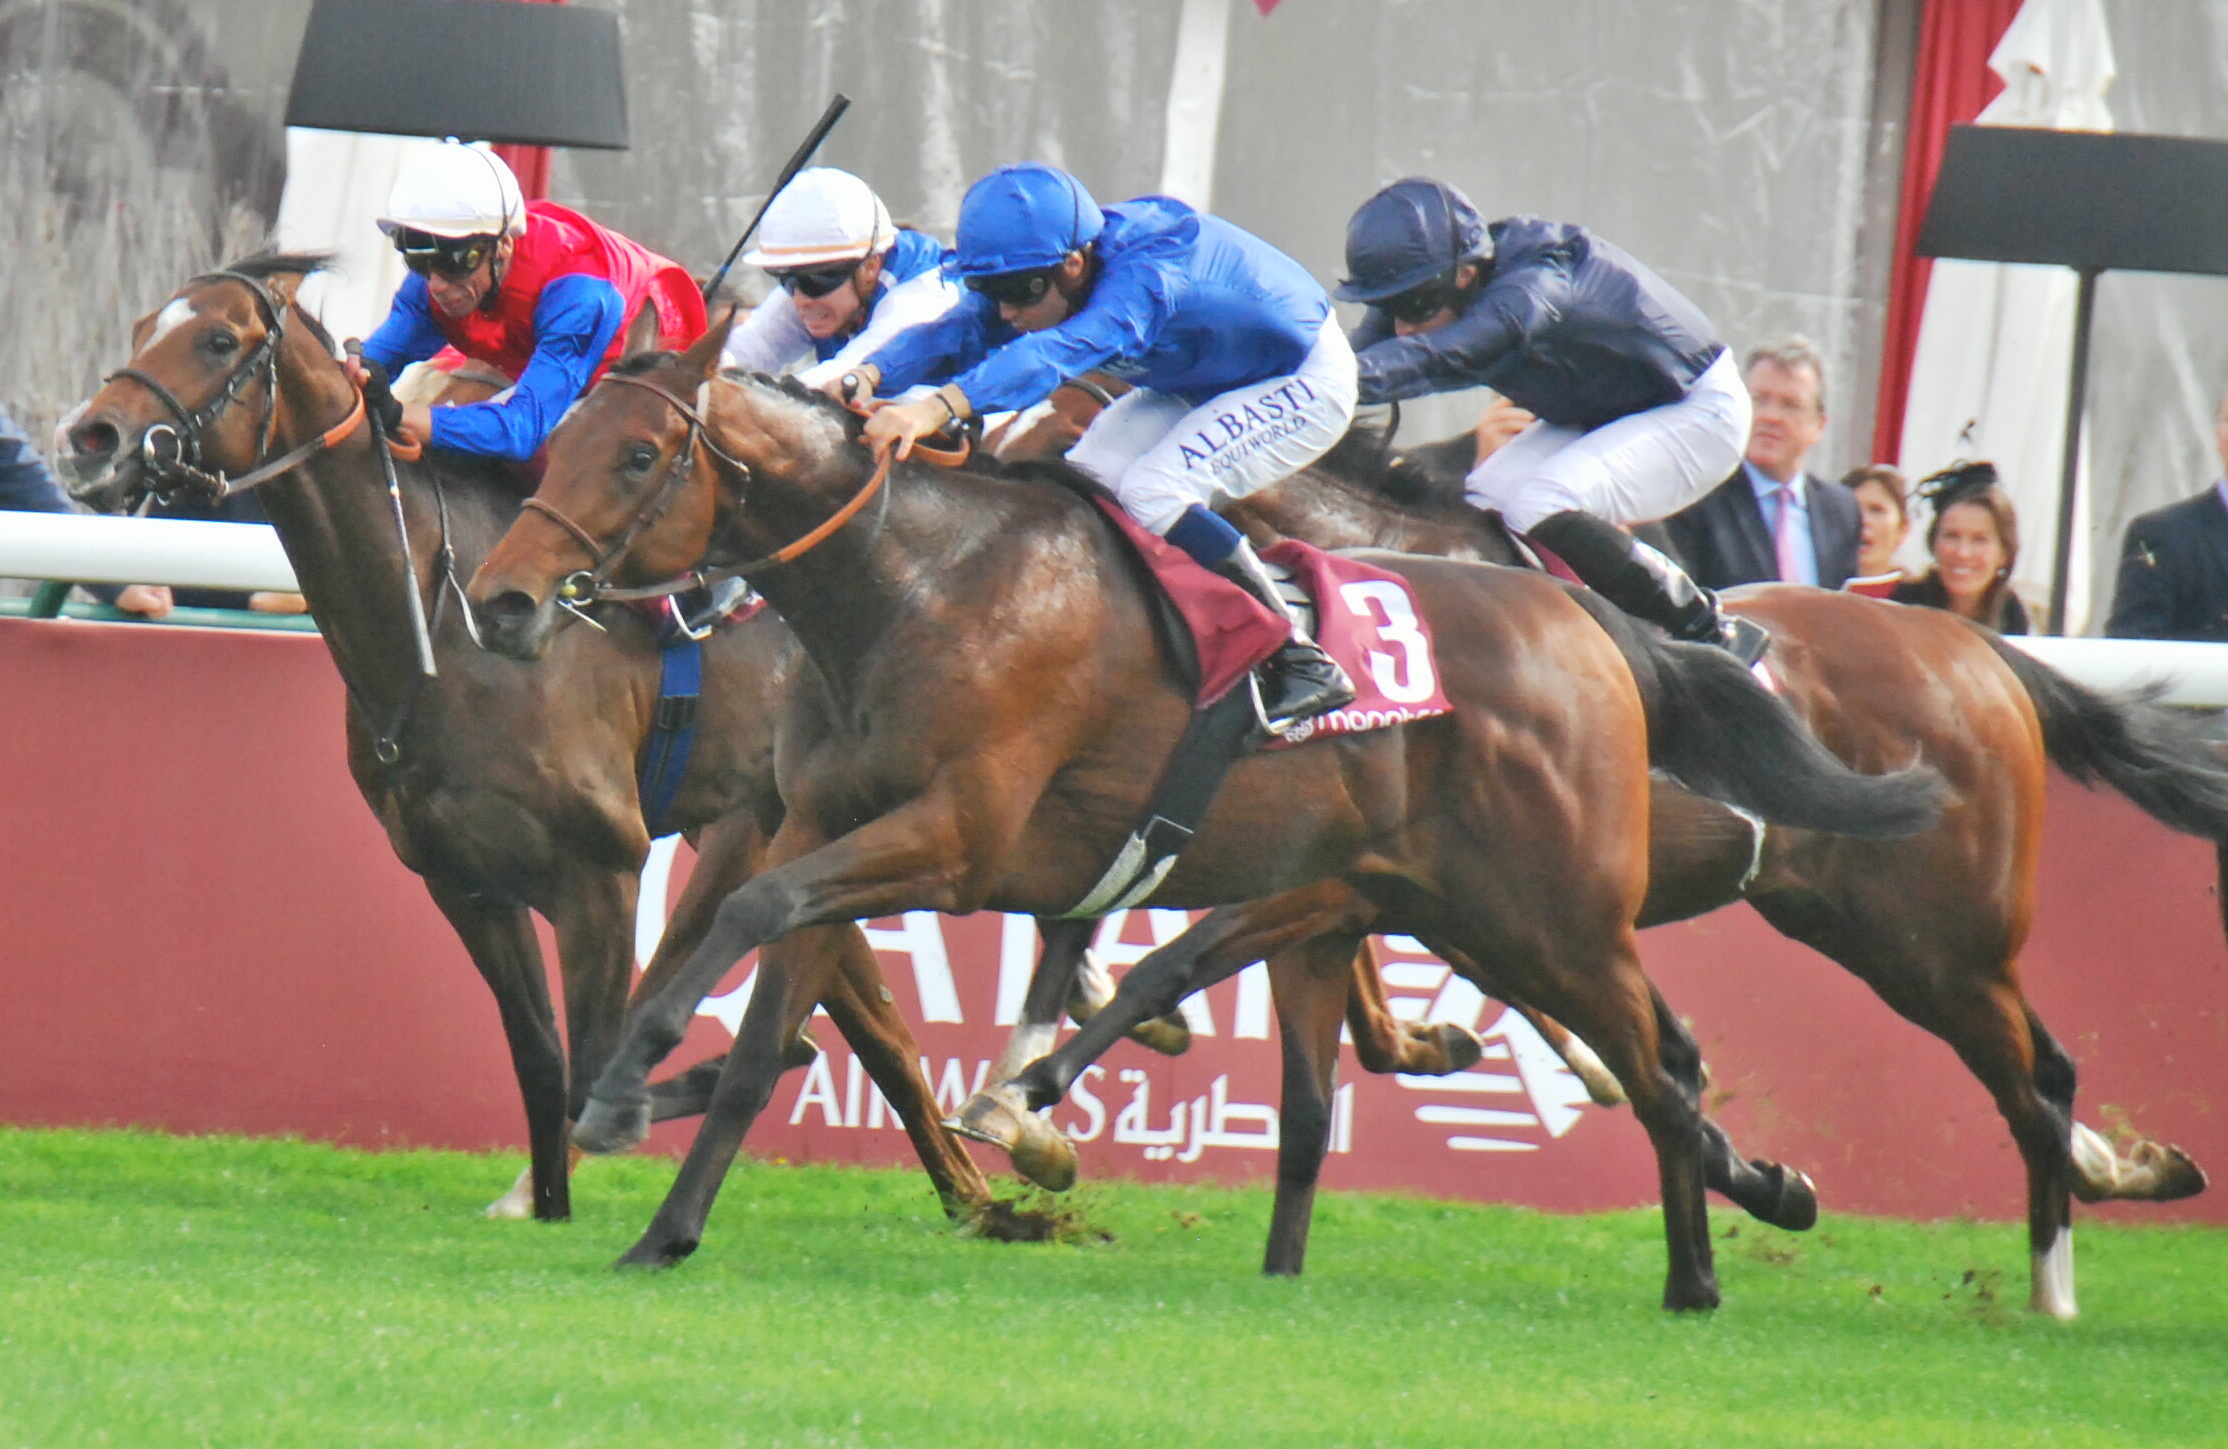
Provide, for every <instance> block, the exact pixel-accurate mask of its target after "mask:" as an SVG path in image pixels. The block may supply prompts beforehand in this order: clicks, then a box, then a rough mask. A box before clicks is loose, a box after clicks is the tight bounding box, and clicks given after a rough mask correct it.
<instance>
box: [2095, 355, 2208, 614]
mask: <svg viewBox="0 0 2228 1449" xmlns="http://www.w3.org/2000/svg"><path fill="white" fill-rule="evenodd" d="M2213 441H2214V446H2215V447H2217V448H2218V449H2219V450H2220V456H2221V459H2222V461H2223V462H2228V397H2223V398H2222V399H2221V400H2220V408H2219V410H2218V412H2217V413H2216V414H2215V416H2214V419H2213ZM2104 632H2105V633H2107V634H2109V635H2111V636H2112V637H2113V638H2115V639H2205V640H2212V641H2214V642H2228V480H2216V481H2215V482H2214V483H2213V485H2212V486H2211V487H2209V488H2207V489H2206V490H2205V491H2204V492H2202V493H2200V494H2198V495H2197V496H2196V497H2195V498H2185V499H2183V500H2182V501H2181V502H2179V503H2175V504H2171V505H2169V506H2168V507H2165V508H2161V509H2159V510H2157V511H2156V512H2154V513H2146V514H2144V515H2143V516H2142V517H2140V518H2138V519H2136V520H2135V521H2134V522H2133V523H2131V524H2129V525H2128V526H2127V538H2126V541H2125V542H2124V543H2122V544H2121V546H2120V581H2119V584H2118V585H2117V587H2115V588H2114V589H2113V591H2112V617H2111V619H2110V620H2108V621H2107V622H2106V623H2105V626H2104Z"/></svg>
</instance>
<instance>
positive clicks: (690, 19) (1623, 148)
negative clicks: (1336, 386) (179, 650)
mask: <svg viewBox="0 0 2228 1449" xmlns="http://www.w3.org/2000/svg"><path fill="white" fill-rule="evenodd" d="M582 3H597V4H605V5H607V7H608V8H611V9H614V10H616V11H617V12H618V13H619V15H620V16H621V20H622V24H623V28H624V31H625V35H626V45H627V64H628V98H629V105H630V110H631V114H632V121H633V129H634V140H635V144H634V148H633V149H632V150H631V151H629V152H626V153H618V154H614V153H600V152H577V153H561V154H560V155H559V156H558V158H557V162H556V165H555V167H554V173H553V185H552V191H553V194H554V195H555V196H556V197H557V198H558V199H560V200H564V201H567V202H570V203H573V204H576V205H579V206H581V207H582V208H583V209H585V210H587V211H589V212H591V213H592V214H594V215H596V216H598V217H600V218H602V219H603V220H605V221H608V222H610V223H611V224H613V225H615V226H617V227H619V228H620V229H621V230H624V231H627V232H629V233H631V234H633V235H636V236H638V237H639V238H640V239H642V240H643V241H645V242H648V243H650V244H651V245H653V246H656V247H658V248H660V249H661V250H665V251H667V252H668V253H670V254H671V255H674V256H676V257H678V258H681V259H682V260H685V261H686V262H688V263H689V264H690V265H692V266H694V267H697V268H698V269H700V270H708V269H709V268H710V267H711V266H712V265H714V264H715V263H716V262H717V260H718V259H719V257H720V256H721V255H722V254H723V253H724V252H725V250H726V247H727V244H728V243H729V242H730V241H731V240H732V238H733V236H734V233H735V232H736V231H737V230H738V229H739V228H740V226H741V224H742V222H743V220H744V219H745V218H746V217H747V216H748V214H749V212H750V210H751V209H752V208H753V207H754V206H755V204H756V203H757V201H758V200H760V199H761V196H762V192H763V188H764V187H765V185H766V183H767V181H768V180H769V179H770V176H771V173H772V172H773V171H774V170H775V168H777V167H778V166H779V164H780V162H781V160H782V159H783V158H784V157H785V156H786V155H787V154H788V152H789V150H790V148H791V147H792V146H793V145H794V144H795V141H796V138H797V137H798V136H800V135H801V134H802V132H803V131H804V129H805V128H806V127H807V126H808V125H809V124H810V122H811V120H812V118H813V117H814V116H815V115H816V114H817V113H818V112H819V110H820V108H821V106H822V105H823V104H824V103H825V101H826V99H827V96H828V94H829V93H830V91H832V90H834V89H839V88H840V89H842V90H845V91H847V92H848V93H850V94H851V95H852V96H853V97H854V98H855V101H856V103H857V104H856V106H855V108H854V110H853V112H852V114H851V116H850V117H849V118H848V119H846V120H845V122H844V123H843V125H842V126H841V127H840V128H839V129H838V130H837V132H836V134H835V137H834V138H833V140H832V141H831V143H830V145H829V147H828V148H827V150H826V152H825V159H827V160H828V161H829V162H830V163H832V164H836V165H842V166H846V167H849V168H851V169H854V170H857V171H859V172H860V173H861V174H863V175H865V176H867V177H868V178H869V179H870V180H872V181H873V182H874V183H875V184H876V185H877V187H879V188H880V189H881V190H882V192H883V194H884V195H885V196H886V197H887V198H888V200H889V202H890V204H891V206H892V208H893V210H895V211H896V212H897V213H898V215H899V216H900V217H901V218H903V219H906V220H909V221H911V222H913V223H915V224H918V225H921V226H924V227H926V228H928V229H929V230H932V231H941V232H945V233H946V234H948V231H949V228H950V225H951V221H952V218H953V216H954V213H955V212H956V210H957V206H958V200H959V197H960V194H961V193H962V192H963V191H964V190H965V187H966V184H967V181H968V180H969V179H970V178H971V177H973V176H975V175H976V174H979V173H980V172H982V171H983V170H986V169H988V168H989V167H991V166H993V165H995V164H997V163H999V162H1001V161H1007V160H1015V159H1021V158H1025V157H1035V158H1040V159H1044V160H1048V161H1053V162H1056V163H1059V164H1062V165H1065V166H1068V167H1070V168H1072V169H1074V170H1075V171H1076V172H1078V174H1080V175H1081V176H1082V177H1083V178H1084V179H1085V181H1086V182H1087V183H1088V184H1089V185H1090V186H1091V187H1093V188H1094V189H1095V190H1096V191H1097V192H1099V193H1100V194H1101V195H1102V196H1103V197H1107V198H1117V197H1121V196H1125V195H1131V194H1135V193H1137V192H1141V191H1146V190H1150V189H1152V188H1153V187H1154V186H1155V185H1156V184H1157V181H1158V177H1159V171H1160V157H1161V128H1162V108H1163V104H1164V98H1165V93H1166V87H1167V77H1168V70H1169V64H1170V60H1171V58H1172V50H1173V43H1174V38H1173V37H1174V24H1175V16H1176V12H1177V0H1131V3H1128V4H1123V5H1107V4H1104V3H1102V0H973V3H968V0H617V3H614V0H582ZM2107 10H2108V13H2109V15H2110V18H2111V22H2112V26H2113V36H2114V41H2115V44H2116V46H2117V50H2118V55H2119V60H2120V74H2121V79H2120V81H2119V84H2118V85H2117V86H2115V87H2114V89H2113V91H2112V93H2111V97H2110V99H2111V103H2112V106H2113V110H2114V113H2115V115H2116V116H2117V117H2118V120H2119V123H2120V126H2121V128H2122V129H2126V130H2151V131H2165V132H2175V133H2183V134H2192V135H2206V136H2216V137H2228V0H2202V3H2189V4H2180V5H2173V6H2163V5H2158V4H2156V3H2155V0H2107ZM306 13H307V5H306V3H304V0H0V248H4V258H5V260H4V262H0V317H4V318H5V323H6V325H5V330H4V332H0V402H5V403H6V404H7V405H8V406H9V407H10V408H11V409H12V410H13V411H15V412H16V414H17V416H18V417H19V419H21V420H22V421H23V422H25V423H26V424H27V425H28V426H29V427H31V428H32V429H33V430H34V435H35V436H37V435H43V432H44V431H45V429H46V428H47V427H48V426H50V425H51V423H52V420H53V419H54V417H55V416H56V415H58V413H59V412H60V411H61V410H62V409H63V408H64V407H66V406H67V405H68V404H69V403H70V402H71V401H72V400H74V399H76V398H78V397H82V396H84V395H85V393H86V392H87V391H89V390H90V388H91V387H92V386H93V385H94V383H95V381H96V379H97V378H98V377H99V376H100V374H101V373H103V372H104V371H107V370H109V369H111V368H113V367H115V366H117V365H118V364H119V363H120V362H121V361H122V360H123V356H124V353H125V350H126V347H127V342H128V329H129V325H130V322H131V320H132V318H134V317H136V316H138V315H139V314H140V313H142V312H144V311H146V310H147V309H148V308H149V307H151V306H153V305H154V304H155V303H157V302H159V301H160V300H161V298H162V297H163V296H165V295H167V293H168V292H169V291H170V289H171V288H172V287H174V286H175V285H176V284H177V282H178V281H180V280H181V279H182V278H183V277H185V276H186V275H188V274H189V273H191V272H193V271H195V270H197V269H199V268H202V267H205V266H207V265H209V264H210V263H212V262H214V261H216V260H218V259H220V258H221V257H224V256H227V255H230V254H234V253H237V252H240V251H243V250H246V249H248V248H250V247H251V246H252V245H254V244H255V243H256V242H257V241H258V240H259V239H260V237H261V236H262V235H263V234H264V232H265V231H267V229H268V228H269V226H270V223H271V220H272V218H273V217H274V216H275V214H276V205H277V198H278V191H279V187H280V184H281V182H282V180H283V165H284V146H283V138H282V135H281V131H280V125H279V117H280V114H281V112H282V111H283V108H284V103H285V92H286V84H287V79H288V77H289V74H290V71H291V66H292V59H293V54H294V51H295V48H296V47H297V45H298V44H299V39H300V35H301V29H302V23H303V19H304V17H305V15H306ZM1917 13H1918V0H1742V3H1736V0H1563V3H1560V4H1557V5H1553V6H1542V5H1539V4H1537V3H1535V0H1384V3H1369V0H1285V3H1284V4H1283V6H1282V7H1281V8H1280V9H1279V10H1278V11H1277V13H1276V14H1275V15H1274V16H1272V17H1270V18H1269V19H1267V20H1262V19H1260V18H1258V17H1256V16H1255V15H1254V13H1253V11H1252V7H1251V6H1250V5H1249V4H1248V3H1246V0H1235V3H1234V4H1233V19H1232V25H1233V31H1232V36H1231V47H1230V72H1229V82H1228V95H1227V100H1226V102H1225V107H1224V112H1223V119H1222V130H1221V138H1220V147H1219V151H1218V158H1217V174H1216V196H1215V205H1216V209H1217V210H1219V211H1221V212H1223V213H1224V214H1226V215H1228V216H1229V217H1231V218H1232V219H1233V220H1235V221H1237V222H1238V223H1239V224H1241V225H1244V226H1247V227H1250V228H1252V229H1254V230H1256V231H1258V232H1260V233H1261V234H1262V235H1264V236H1266V237H1268V238H1269V239H1270V240H1272V241H1274V242H1276V243H1277V244H1278V245H1280V246H1282V247H1284V248H1285V249H1286V250H1288V251H1290V252H1291V253H1293V255H1295V256H1296V257H1298V258H1299V259H1300V260H1301V261H1302V262H1304V263H1305V264H1306V265H1307V266H1309V267H1310V268H1311V269H1312V270H1314V271H1315V273H1316V274H1317V275H1318V276H1320V277H1322V278H1324V279H1325V280H1326V281H1327V280H1331V279H1333V278H1335V277H1336V275H1337V274H1338V272H1339V270H1340V266H1339V263H1340V244H1341V237H1342V234H1343V228H1344V222H1345V218H1346V215H1347V213H1348V212H1349V211H1350V210H1351V209H1352V207H1353V206H1354V204H1355V203H1356V202H1358V201H1359V200H1360V199H1361V198H1362V197H1363V196H1365V195H1366V194H1367V193H1368V192H1369V191H1370V190H1371V189H1373V188H1374V187H1375V186H1377V185H1379V184H1381V183H1382V182H1384V181H1387V180H1390V179H1392V178H1393V177H1396V176H1399V175H1403V174H1407V173H1410V172H1418V171H1422V172H1429V173H1432V174H1436V175H1440V176H1444V177H1446V178H1447V179H1449V180H1452V181H1454V182H1456V183H1457V184H1459V185H1461V186H1462V187H1463V188H1464V189H1465V190H1467V191H1468V192H1469V193H1470V194H1471V195H1472V196H1473V197H1474V198H1475V199H1476V200H1477V202H1478V204H1479V205H1480V206H1481V207H1482V208H1484V209H1485V210H1486V211H1487V212H1488V213H1489V214H1503V213H1508V212H1516V211H1536V212H1540V213H1542V214H1546V215H1551V216H1556V217H1560V218H1566V219H1569V220H1574V221H1580V222H1584V223H1586V224H1587V225H1589V226H1592V227H1595V228H1596V229H1598V230H1599V231H1601V232H1602V233H1603V234H1604V235H1606V236H1608V237H1610V238H1611V239H1613V240H1615V241H1617V242H1618V243H1620V244H1621V245H1623V246H1625V247H1627V248H1628V249H1629V250H1631V251H1633V252H1635V253H1636V254H1638V255H1639V256H1641V257H1642V258H1643V259H1645V260H1647V261H1648V262H1649V263H1650V264H1651V265H1653V266H1655V267H1656V268H1657V269H1659V270H1660V271H1662V272H1663V273H1664V274H1665V275H1666V276H1667V277H1669V278H1670V279H1671V280H1672V281H1673V282H1675V283H1676V284H1677V285H1679V286H1680V287H1681V288H1683V289H1685V290H1686V291H1688V292H1689V293H1690V294H1691V295H1692V296H1693V297H1694V298H1695V300H1696V301H1697V302H1699V303H1700V304H1701V305H1702V307H1703V308H1704V310H1705V311H1707V312H1708V313H1709V314H1710V315H1711V317H1713V318H1714V319H1715V320H1716V321H1717V323H1718V325H1719V327H1720V329H1721V330H1722V331H1723V332H1724V334H1725V335H1726V337H1727V339H1728V340H1729V341H1731V342H1732V343H1733V344H1734V345H1735V346H1737V347H1746V346H1748V345H1749V344H1751V343H1753V342H1755V341H1757V340H1758V339H1760V338H1761V337H1763V336H1765V335H1767V334H1770V333H1776V332H1782V331H1790V330H1793V331H1802V332H1806V333H1808V334H1809V335H1810V336H1812V337H1813V338H1815V339H1816V340H1817V341H1819V342H1820V343H1821V344H1823V345H1824V347H1825V349H1826V352H1827V356H1828V358H1829V359H1830V361H1831V364H1832V376H1831V378H1830V385H1829V390H1828V398H1829V405H1830V410H1831V415H1832V428H1831V430H1830V432H1829V434H1828V437H1827V440H1826V442H1825V444H1824V445H1823V447H1822V449H1821V452H1820V456H1819V457H1818V458H1817V460H1816V462H1817V464H1818V465H1820V471H1826V472H1834V471H1838V470H1840V469H1842V468H1845V467H1847V466H1850V465H1853V464H1855V463H1857V462H1860V461H1864V460H1865V455H1866V453H1867V452H1868V450H1869V445H1870V438H1871V426H1872V412H1873V397H1872V392H1873V387H1874V380H1875V377H1876V374H1877V371H1878V347H1879V336H1880V328H1881V318H1882V314H1883V310H1884V305H1885V293H1886V274H1887V255H1888V254H1887V246H1888V242H1889V236H1888V228H1889V226H1890V225H1891V223H1892V217H1893V211H1892V208H1893V199H1894V187H1895V177H1896V175H1897V171H1898V168H1899V167H1900V161H1901V152H1900V145H1901V138H1900V134H1899V130H1900V127H1899V118H1900V116H1901V114H1902V111H1903V106H1904V94H1903V91H1902V89H1901V85H1902V83H1901V79H1900V78H1901V76H1902V75H1903V73H1904V69H1905V66H1906V65H1907V59H1906V58H1907V56H1908V52H1909V46H1910V44H1911V37H1912V35H1913V33H1914V27H1915V23H1916V17H1917ZM1883 78H1884V79H1883ZM2138 221H2139V219H2138ZM2224 324H2228V283H2223V282H2218V281H2212V280H2201V279H2172V278H2155V277H2136V276H2124V275H2123V276H2109V277H2107V278H2106V280H2105V281H2104V283H2103V287H2102V290H2101V293H2100V306H2099V317H2098V331H2097V349H2096V394H2095V406H2094V411H2093V414H2092V417H2093V422H2094V427H2095V434H2094V447H2095V454H2094V456H2095V462H2096V471H2097V482H2098V485H2099V493H2100V498H2101V500H2102V504H2101V507H2100V509H2099V515H2100V516H2099V529H2100V532H2101V533H2105V534H2108V535H2109V537H2104V538H2100V540H2099V543H2098V547H2097V550H2096V553H2097V558H2098V561H2099V562H2098V567H2099V569H2100V570H2101V571H2109V569H2110V568H2111V566H2112V563H2113V561H2114V558H2115V555H2116V552H2117V549H2116V541H2117V535H2118V532H2119V529H2120V527H2121V526H2122V525H2123V523H2124V521H2125V519H2126V518H2127V517H2129V516H2131V515H2132V514H2133V513H2134V512H2137V511H2141V510H2143V509H2147V508H2151V507H2156V506H2158V505H2159V504H2161V503H2163V502H2166V501H2169V500H2170V499H2172V498H2175V497H2178V496H2181V495H2182V494H2185V493H2188V492H2191V491H2193V490H2194V489H2196V488H2197V487H2200V486H2202V485H2203V484H2204V482H2205V481H2207V479H2209V478H2210V477H2211V476H2213V475H2214V474H2215V473H2216V472H2217V471H2218V463H2217V460H2215V459H2213V458H2212V456H2211V442H2210V439H2211V429H2210V421H2209V419H2210V413H2211V407H2212V403H2213V401H2214V400H2215V398H2216V397H2217V395H2218V390H2219V388H2220V386H2221V384H2222V383H2223V381H2228V325H2224ZM1462 409H1463V405H1462V404H1453V405H1448V406H1443V407H1440V408H1437V409H1417V410H1414V411H1413V412H1412V414H1411V417H1410V418H1409V420H1408V430H1409V432H1410V433H1411V434H1420V433H1426V432H1444V431H1448V430H1451V429H1452V428H1453V427H1455V426H1458V425H1459V423H1460V421H1461V418H1462ZM2108 591H2109V581H2108V580H2104V581H2101V589H2100V593H2108Z"/></svg>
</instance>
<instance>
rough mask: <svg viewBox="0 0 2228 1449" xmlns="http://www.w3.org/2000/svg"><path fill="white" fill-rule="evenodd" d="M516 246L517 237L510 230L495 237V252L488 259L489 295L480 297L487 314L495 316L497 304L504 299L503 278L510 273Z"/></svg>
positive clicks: (481, 309)
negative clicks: (512, 254) (512, 255)
mask: <svg viewBox="0 0 2228 1449" xmlns="http://www.w3.org/2000/svg"><path fill="white" fill-rule="evenodd" d="M516 247H517V239H516V238H515V237H513V236H512V235H511V234H510V232H509V231H508V230H505V231H504V232H503V234H502V235H500V236H498V237H497V238H496V239H495V252H494V254H493V255H492V256H490V257H489V258H488V259H487V295H486V296H484V297H482V298H480V311H481V312H482V313H484V314H485V315H487V316H490V317H492V316H494V315H495V307H496V304H497V303H499V302H501V301H502V300H503V278H505V277H507V276H509V275H510V270H511V253H512V251H514V250H515V249H516Z"/></svg>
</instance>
